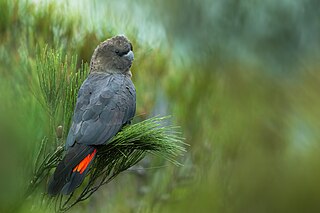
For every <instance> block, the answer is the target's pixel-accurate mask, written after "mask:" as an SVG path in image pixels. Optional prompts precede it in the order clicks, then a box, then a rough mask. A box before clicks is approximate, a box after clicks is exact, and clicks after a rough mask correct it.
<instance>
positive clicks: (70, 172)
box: [48, 143, 97, 196]
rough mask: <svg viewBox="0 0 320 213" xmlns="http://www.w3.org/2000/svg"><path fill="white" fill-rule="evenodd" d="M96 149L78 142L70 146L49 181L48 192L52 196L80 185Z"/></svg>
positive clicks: (69, 191)
mask: <svg viewBox="0 0 320 213" xmlns="http://www.w3.org/2000/svg"><path fill="white" fill-rule="evenodd" d="M96 151H97V150H96V149H95V148H94V147H92V146H87V145H83V144H78V143H75V145H74V146H73V147H71V148H69V150H68V152H67V154H66V155H65V157H64V158H63V160H62V161H61V162H60V163H59V164H58V166H57V168H56V170H55V172H54V175H53V176H52V178H51V180H50V182H49V186H48V193H49V194H50V195H52V196H55V195H57V194H59V193H63V194H70V193H71V192H73V191H74V190H75V189H76V188H77V187H78V186H80V184H81V183H82V182H83V180H84V178H85V176H86V173H87V172H88V169H89V167H90V165H91V162H92V161H93V159H94V157H95V154H96Z"/></svg>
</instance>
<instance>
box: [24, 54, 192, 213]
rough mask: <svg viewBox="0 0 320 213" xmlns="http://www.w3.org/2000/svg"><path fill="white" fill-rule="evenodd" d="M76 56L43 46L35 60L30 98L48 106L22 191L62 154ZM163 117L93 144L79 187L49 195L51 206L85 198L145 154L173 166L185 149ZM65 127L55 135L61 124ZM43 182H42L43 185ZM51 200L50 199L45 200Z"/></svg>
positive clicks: (79, 78) (81, 72) (78, 76)
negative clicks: (46, 121)
mask: <svg viewBox="0 0 320 213" xmlns="http://www.w3.org/2000/svg"><path fill="white" fill-rule="evenodd" d="M76 59H77V57H71V60H68V58H67V56H63V54H62V52H61V50H58V51H56V50H52V49H47V48H44V49H43V50H42V51H40V52H39V54H38V56H37V60H36V66H35V67H36V70H37V73H38V79H39V87H40V90H41V96H39V97H36V98H37V99H38V100H40V101H41V102H42V103H43V106H44V107H45V108H46V110H47V111H48V116H49V120H50V127H49V128H50V131H49V133H48V137H46V138H45V139H43V140H42V142H41V144H40V146H39V151H38V153H37V155H36V157H35V159H36V160H35V169H34V174H33V178H32V180H31V182H30V184H29V187H28V190H27V192H26V196H27V197H28V196H29V195H31V194H32V193H33V192H34V191H35V189H37V188H38V186H40V184H41V183H43V182H45V180H47V179H48V177H49V176H50V171H51V170H52V169H54V168H55V167H56V166H57V165H58V163H59V161H60V160H61V159H62V156H63V147H62V143H63V142H64V141H63V138H65V137H66V130H68V128H69V126H70V121H71V117H72V114H73V109H74V106H75V103H76V97H77V92H78V89H79V87H80V85H81V83H82V82H83V80H84V79H85V77H86V76H87V73H88V66H87V65H86V64H82V65H81V67H80V68H79V69H76V63H77V60H76ZM34 94H35V95H36V93H34ZM168 119H169V117H153V118H150V119H147V120H145V121H142V122H139V123H136V124H133V125H128V126H125V127H124V128H123V129H122V131H121V132H119V133H118V134H117V135H116V136H115V137H113V138H112V139H111V140H110V141H109V142H107V145H102V146H99V147H97V148H98V152H97V157H96V158H95V160H94V162H93V164H92V166H91V168H90V170H89V172H88V174H87V176H88V177H87V180H85V182H84V183H83V185H84V186H83V187H82V188H80V189H78V190H76V192H75V193H73V194H71V195H69V196H63V195H60V196H58V197H56V198H54V199H52V198H48V200H50V201H53V200H55V207H56V211H66V210H68V209H70V208H71V207H72V206H74V205H75V204H77V203H78V202H81V201H83V200H86V199H88V198H89V197H90V196H91V195H92V194H93V193H94V192H95V191H96V190H98V189H99V187H101V186H102V185H104V184H107V183H108V182H110V181H111V180H112V179H113V178H115V177H116V176H117V175H118V174H120V173H121V172H123V171H125V170H127V169H128V168H130V167H132V166H133V165H135V164H136V163H138V162H139V161H140V160H141V159H142V158H143V157H144V156H145V155H146V154H148V153H150V154H153V155H156V156H160V157H163V158H165V159H167V160H168V161H170V162H172V163H173V164H175V165H180V164H179V163H178V162H177V161H176V158H177V156H178V155H179V154H181V153H183V152H185V145H186V144H185V143H183V138H182V137H181V133H180V132H179V128H178V127H175V126H171V125H164V124H165V123H166V122H165V121H168ZM58 124H63V126H64V127H65V128H64V129H65V131H64V134H61V133H60V132H59V131H61V128H63V127H61V126H59V128H57V130H56V132H55V131H54V130H55V127H56V126H57V125H58ZM44 185H45V184H44ZM49 203H51V202H49Z"/></svg>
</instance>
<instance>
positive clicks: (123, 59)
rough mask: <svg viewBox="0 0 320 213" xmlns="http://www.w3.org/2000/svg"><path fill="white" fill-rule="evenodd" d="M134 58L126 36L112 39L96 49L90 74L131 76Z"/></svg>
mask: <svg viewBox="0 0 320 213" xmlns="http://www.w3.org/2000/svg"><path fill="white" fill-rule="evenodd" d="M133 57H134V56H133V49H132V44H131V42H130V41H129V40H128V39H127V38H126V37H125V36H122V35H120V36H115V37H112V38H110V39H108V40H106V41H104V42H102V43H101V44H99V45H98V46H97V48H96V49H95V51H94V53H93V55H92V58H91V62H90V72H107V73H122V74H126V73H128V74H129V73H130V67H131V65H132V61H133Z"/></svg>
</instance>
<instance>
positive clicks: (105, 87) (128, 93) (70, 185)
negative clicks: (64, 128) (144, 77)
mask: <svg viewBox="0 0 320 213" xmlns="http://www.w3.org/2000/svg"><path fill="white" fill-rule="evenodd" d="M132 61H133V52H132V45H131V43H130V42H129V41H128V39H127V38H126V37H124V36H116V37H113V38H111V39H109V40H107V41H105V42H103V43H101V44H100V45H99V46H98V47H97V48H96V49H95V51H94V53H93V55H92V58H91V64H90V74H89V76H88V78H87V79H86V80H85V81H84V82H83V84H82V86H81V87H80V90H79V92H78V98H77V103H76V107H75V109H74V115H73V119H72V124H71V127H70V130H69V134H68V137H67V140H66V150H67V153H66V156H65V157H64V159H63V160H62V161H61V162H60V164H59V165H58V166H57V168H56V171H55V173H54V175H53V177H52V179H51V181H50V183H49V188H48V192H49V194H51V195H56V194H58V193H59V192H62V193H64V194H69V193H71V192H72V191H74V189H75V188H76V187H78V186H79V185H80V184H81V183H82V181H83V179H84V177H85V174H86V172H87V171H88V168H89V166H88V168H87V167H86V168H85V171H84V172H83V173H81V172H77V171H75V167H76V166H77V165H78V164H79V163H80V162H81V161H82V160H83V159H84V158H85V157H87V156H88V155H89V154H92V153H93V151H94V150H96V149H95V148H96V147H97V146H98V145H102V144H105V143H107V142H108V140H110V139H111V138H112V137H113V136H114V135H116V134H117V133H118V132H119V131H120V130H121V128H122V127H123V125H125V124H128V123H129V122H130V120H131V119H132V118H133V116H134V114H135V110H136V93H135V88H134V85H133V83H132V81H131V72H130V67H131V64H132ZM94 154H95V152H94V153H93V155H94ZM91 162H92V160H91V161H90V164H91Z"/></svg>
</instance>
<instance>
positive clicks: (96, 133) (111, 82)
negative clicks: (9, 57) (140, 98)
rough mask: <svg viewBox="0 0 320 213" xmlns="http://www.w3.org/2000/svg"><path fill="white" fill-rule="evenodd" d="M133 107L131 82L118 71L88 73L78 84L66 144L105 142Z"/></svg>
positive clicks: (134, 107) (130, 116) (131, 115)
mask: <svg viewBox="0 0 320 213" xmlns="http://www.w3.org/2000/svg"><path fill="white" fill-rule="evenodd" d="M135 110H136V94H135V89H134V85H133V83H132V81H131V79H130V78H129V77H128V76H125V75H122V74H112V75H111V74H106V73H94V74H90V75H89V76H88V78H87V79H86V80H85V81H84V83H83V84H82V86H81V88H80V90H79V93H78V99H77V104H76V107H75V110H74V115H73V120H72V124H71V127H70V130H69V134H68V138H67V143H66V147H67V148H68V147H70V146H73V145H74V143H75V141H76V142H77V143H80V144H87V145H99V144H104V143H106V142H107V141H108V140H109V139H111V138H112V137H113V136H114V135H116V134H117V132H118V131H120V129H121V128H122V126H123V125H124V124H126V123H128V122H130V120H131V119H132V118H133V116H134V114H135Z"/></svg>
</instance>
